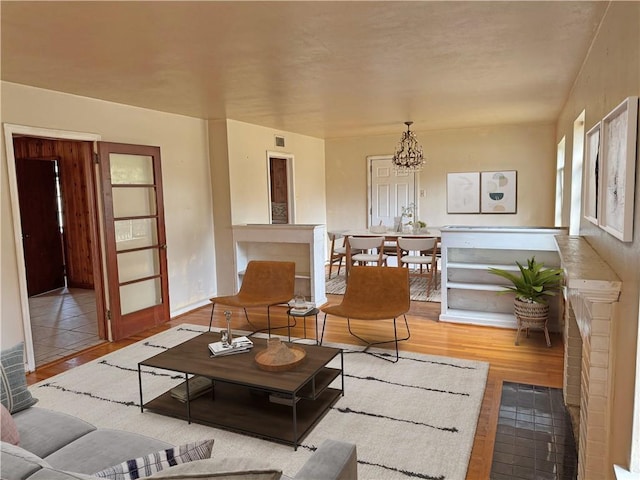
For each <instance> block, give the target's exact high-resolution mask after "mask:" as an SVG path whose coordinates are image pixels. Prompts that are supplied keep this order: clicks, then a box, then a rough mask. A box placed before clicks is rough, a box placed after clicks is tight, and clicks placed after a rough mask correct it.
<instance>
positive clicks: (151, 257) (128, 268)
mask: <svg viewBox="0 0 640 480" xmlns="http://www.w3.org/2000/svg"><path fill="white" fill-rule="evenodd" d="M154 275H160V259H159V256H158V249H157V248H150V249H147V250H136V251H135V252H126V253H119V254H118V280H119V283H125V282H130V281H132V280H137V279H139V278H145V277H152V276H154Z"/></svg>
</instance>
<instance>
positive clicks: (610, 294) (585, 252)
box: [556, 235, 622, 303]
mask: <svg viewBox="0 0 640 480" xmlns="http://www.w3.org/2000/svg"><path fill="white" fill-rule="evenodd" d="M556 244H557V245H558V252H559V254H560V260H561V262H562V268H563V270H564V274H565V285H566V288H567V289H568V290H570V291H572V290H573V291H576V292H579V293H580V295H584V296H585V297H586V298H588V299H589V300H591V301H594V302H608V303H609V302H617V301H618V297H619V296H620V289H621V288H622V282H621V281H620V279H619V278H618V276H617V275H616V273H615V272H614V271H613V270H611V267H609V265H607V264H606V263H605V261H604V260H603V259H602V258H600V256H599V255H598V254H597V253H596V251H595V250H594V249H593V248H592V247H591V245H589V244H588V243H587V241H586V240H585V239H584V238H583V237H574V236H568V235H562V236H560V235H558V236H556Z"/></svg>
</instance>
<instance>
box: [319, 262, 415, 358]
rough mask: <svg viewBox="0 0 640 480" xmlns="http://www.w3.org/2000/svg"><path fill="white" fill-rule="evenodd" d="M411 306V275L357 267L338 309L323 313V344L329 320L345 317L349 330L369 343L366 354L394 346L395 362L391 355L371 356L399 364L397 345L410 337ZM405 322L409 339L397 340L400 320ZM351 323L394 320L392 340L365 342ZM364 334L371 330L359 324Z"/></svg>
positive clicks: (325, 309) (397, 270)
mask: <svg viewBox="0 0 640 480" xmlns="http://www.w3.org/2000/svg"><path fill="white" fill-rule="evenodd" d="M410 305H411V300H410V295H409V271H408V270H407V269H406V268H396V267H371V266H359V265H356V266H354V267H353V268H352V269H351V273H350V274H349V281H348V282H347V287H346V290H345V293H344V296H343V297H342V302H341V303H340V304H339V305H329V306H325V307H322V308H321V309H320V310H321V311H322V312H324V322H323V325H322V334H321V336H320V344H321V345H322V339H323V338H324V329H325V326H326V324H327V316H328V315H330V316H334V317H342V318H346V319H347V329H348V330H349V333H350V334H351V335H353V336H354V337H356V338H357V339H358V340H360V341H362V342H364V343H366V347H365V349H364V350H363V351H364V352H366V351H367V350H368V349H369V347H372V346H374V345H381V344H384V343H391V342H394V344H395V350H396V356H395V360H393V359H389V358H388V355H383V354H379V353H373V352H369V353H370V354H371V355H374V356H377V357H380V358H382V359H384V360H388V361H390V362H397V361H398V358H399V354H398V342H401V341H404V340H408V339H409V337H410V336H411V332H410V331H409V323H408V322H407V317H406V313H407V312H408V311H409V308H410ZM401 316H402V317H403V318H404V323H405V328H406V336H403V337H402V338H398V327H397V324H396V322H397V319H398V318H399V317H401ZM351 320H365V321H378V320H393V339H390V340H377V341H370V340H365V339H364V338H362V337H361V336H360V335H358V334H356V333H354V331H353V328H352V325H351ZM357 323H358V325H359V327H361V328H362V330H364V331H370V327H369V326H366V325H365V324H366V322H365V324H363V323H362V322H357Z"/></svg>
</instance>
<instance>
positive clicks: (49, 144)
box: [14, 137, 94, 288]
mask: <svg viewBox="0 0 640 480" xmlns="http://www.w3.org/2000/svg"><path fill="white" fill-rule="evenodd" d="M14 150H15V156H16V161H19V159H20V158H39V159H49V160H53V159H58V160H59V166H60V188H61V191H62V208H63V214H64V222H65V225H64V246H65V256H66V267H67V281H68V285H69V286H70V287H78V288H94V278H93V275H94V273H93V263H92V259H91V254H92V253H91V252H92V245H91V230H90V229H91V228H92V221H93V220H92V218H91V217H90V208H89V205H90V204H89V202H90V201H92V196H91V195H90V192H89V191H88V189H87V185H89V182H88V179H89V177H90V175H91V168H92V163H91V158H92V152H91V144H90V143H88V142H79V141H68V140H49V139H43V138H30V137H18V138H15V139H14Z"/></svg>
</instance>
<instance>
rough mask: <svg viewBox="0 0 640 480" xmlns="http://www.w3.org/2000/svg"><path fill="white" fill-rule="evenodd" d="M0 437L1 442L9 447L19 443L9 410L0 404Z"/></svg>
mask: <svg viewBox="0 0 640 480" xmlns="http://www.w3.org/2000/svg"><path fill="white" fill-rule="evenodd" d="M0 437H2V441H3V442H6V443H10V444H11V445H18V443H20V433H18V427H17V426H16V422H14V421H13V417H12V416H11V414H10V413H9V410H7V409H6V407H5V406H4V405H2V404H0Z"/></svg>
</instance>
